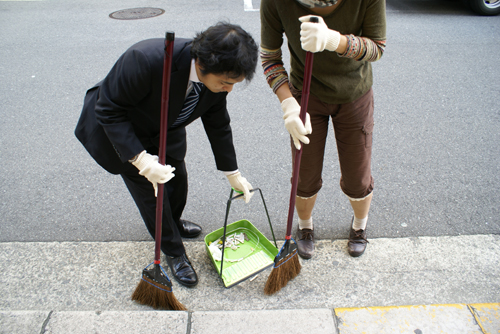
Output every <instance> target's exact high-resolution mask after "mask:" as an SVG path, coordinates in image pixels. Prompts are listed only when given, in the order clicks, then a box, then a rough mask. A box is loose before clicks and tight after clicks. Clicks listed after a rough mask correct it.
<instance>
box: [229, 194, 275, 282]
mask: <svg viewBox="0 0 500 334" xmlns="http://www.w3.org/2000/svg"><path fill="white" fill-rule="evenodd" d="M255 190H258V191H259V193H260V198H262V203H263V204H264V209H265V211H266V216H267V221H268V222H269V228H270V229H271V233H272V235H273V240H274V245H275V246H276V248H278V244H277V243H276V238H275V236H274V230H273V225H272V224H271V218H270V217H269V212H268V211H267V205H266V201H265V200H264V195H263V194H262V190H260V188H254V189H252V190H250V192H254V191H255ZM233 193H234V189H233V188H231V193H230V194H229V199H228V200H227V205H226V218H225V219H224V234H223V235H222V239H221V240H222V257H221V261H220V275H219V276H220V278H222V267H223V265H224V248H225V246H226V227H227V218H228V217H229V209H230V208H231V202H232V201H233V200H235V199H238V198H242V197H243V196H244V194H239V195H236V196H234V197H232V196H233Z"/></svg>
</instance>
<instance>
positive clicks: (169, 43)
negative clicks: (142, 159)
mask: <svg viewBox="0 0 500 334" xmlns="http://www.w3.org/2000/svg"><path fill="white" fill-rule="evenodd" d="M174 39H175V34H174V33H173V32H167V33H166V34H165V56H164V60H163V82H162V92H161V117H160V145H159V146H160V147H159V152H158V162H159V163H160V164H162V165H165V155H166V151H167V126H168V124H167V120H168V98H169V91H170V74H171V73H172V54H173V51H174ZM163 188H164V184H163V183H161V184H158V196H157V197H156V227H155V260H154V263H155V264H160V256H161V225H162V217H163Z"/></svg>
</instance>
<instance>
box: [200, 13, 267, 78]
mask: <svg viewBox="0 0 500 334" xmlns="http://www.w3.org/2000/svg"><path fill="white" fill-rule="evenodd" d="M191 56H192V57H193V58H194V59H197V60H198V62H199V64H200V67H201V69H200V70H201V72H202V73H203V74H209V73H211V74H225V75H227V76H228V77H230V78H238V77H240V76H242V75H243V76H244V77H245V79H246V80H247V81H250V80H252V78H253V75H254V73H255V67H256V66H257V59H258V47H257V44H256V43H255V41H254V39H253V38H252V36H251V35H250V34H249V33H247V32H246V31H245V30H243V28H241V27H240V26H239V25H234V24H230V23H227V22H219V23H217V24H216V25H213V26H211V27H210V28H208V29H207V30H205V31H203V32H200V33H197V34H196V37H195V38H194V39H193V42H192V47H191Z"/></svg>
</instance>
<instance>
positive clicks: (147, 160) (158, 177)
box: [131, 151, 175, 196]
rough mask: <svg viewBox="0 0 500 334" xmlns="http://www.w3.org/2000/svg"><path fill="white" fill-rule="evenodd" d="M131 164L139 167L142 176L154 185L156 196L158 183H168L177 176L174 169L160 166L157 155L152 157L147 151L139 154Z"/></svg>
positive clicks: (168, 166)
mask: <svg viewBox="0 0 500 334" xmlns="http://www.w3.org/2000/svg"><path fill="white" fill-rule="evenodd" d="M131 163H132V165H134V166H135V167H137V169H138V170H139V174H140V175H143V176H144V177H146V179H148V181H149V182H151V183H152V184H153V188H154V189H155V196H157V195H158V183H166V182H168V181H169V180H170V179H171V178H173V177H174V176H175V175H174V173H173V171H174V170H175V168H174V167H172V166H170V165H162V164H160V163H159V162H158V156H157V155H151V154H149V153H147V152H146V151H142V152H141V153H139V155H138V156H137V158H136V159H135V160H134V161H132V162H131Z"/></svg>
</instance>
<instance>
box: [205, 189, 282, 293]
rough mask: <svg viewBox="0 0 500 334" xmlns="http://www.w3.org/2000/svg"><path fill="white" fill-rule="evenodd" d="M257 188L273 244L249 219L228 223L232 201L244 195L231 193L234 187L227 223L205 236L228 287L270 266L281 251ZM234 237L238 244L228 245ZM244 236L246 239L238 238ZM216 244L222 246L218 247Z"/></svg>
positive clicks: (229, 201)
mask: <svg viewBox="0 0 500 334" xmlns="http://www.w3.org/2000/svg"><path fill="white" fill-rule="evenodd" d="M256 190H258V191H259V193H260V196H261V198H262V203H263V204H264V209H265V211H266V215H267V219H268V221H269V227H270V228H271V233H272V235H273V240H274V245H273V244H272V243H271V242H270V241H269V240H268V239H267V238H266V237H265V236H264V235H263V234H262V233H261V232H260V231H259V230H258V229H257V228H256V227H255V226H254V225H253V224H252V223H251V222H249V221H248V220H244V219H243V220H239V221H236V222H234V223H232V224H229V225H228V224H227V218H228V215H229V209H230V207H231V202H232V201H233V200H235V199H238V198H240V197H243V195H237V196H235V197H232V196H233V190H231V194H230V195H229V200H228V201H227V208H226V218H225V220H224V226H223V227H221V228H219V229H217V230H215V231H213V232H211V233H209V234H207V235H206V236H205V248H206V250H207V254H208V256H209V257H210V260H211V261H212V263H213V265H214V267H215V270H216V271H217V273H218V274H219V277H220V278H221V279H222V281H223V282H224V286H225V287H226V288H230V287H232V286H234V285H236V284H238V283H241V282H242V281H244V280H246V279H247V278H250V277H252V276H255V275H256V274H257V273H259V272H261V271H263V270H265V269H267V268H269V267H271V266H272V265H273V264H274V258H275V257H276V255H277V254H278V248H277V244H276V238H275V237H274V231H273V227H272V224H271V219H270V218H269V213H268V212H267V206H266V202H265V201H264V196H263V195H262V191H261V190H260V189H259V188H255V189H252V190H251V191H252V192H253V191H256ZM243 238H244V240H243ZM223 240H226V241H227V242H226V243H224V242H223ZM235 240H237V241H236V242H235V243H234V244H237V247H233V248H231V247H226V246H227V245H230V244H233V242H234V241H235ZM241 240H243V242H238V241H241ZM217 245H219V247H217ZM215 247H217V249H219V248H221V249H220V250H219V251H216V250H215V249H214V248H215Z"/></svg>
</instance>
